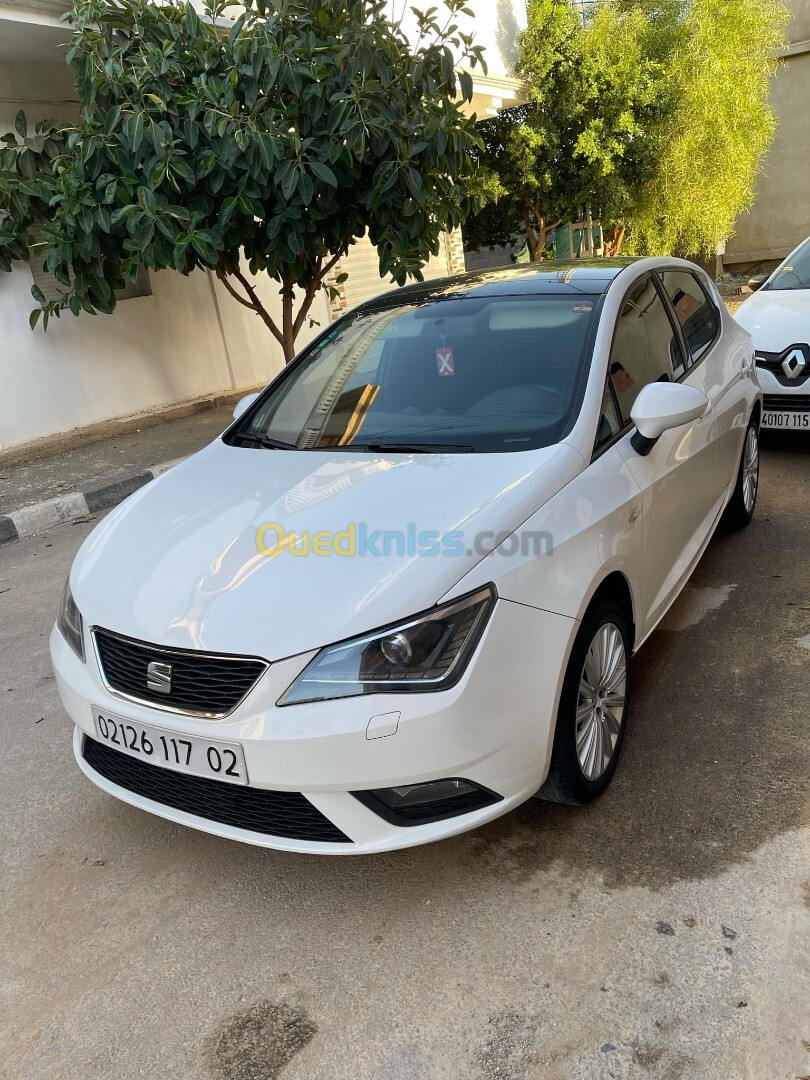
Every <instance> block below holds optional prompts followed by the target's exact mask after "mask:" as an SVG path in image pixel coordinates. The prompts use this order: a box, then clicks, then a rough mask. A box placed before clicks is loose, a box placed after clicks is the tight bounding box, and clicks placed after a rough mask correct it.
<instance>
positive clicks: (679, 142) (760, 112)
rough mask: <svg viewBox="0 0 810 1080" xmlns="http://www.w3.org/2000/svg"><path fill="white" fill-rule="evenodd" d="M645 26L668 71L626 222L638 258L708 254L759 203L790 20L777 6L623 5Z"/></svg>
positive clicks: (650, 49) (648, 0) (714, 2)
mask: <svg viewBox="0 0 810 1080" xmlns="http://www.w3.org/2000/svg"><path fill="white" fill-rule="evenodd" d="M622 2H623V3H624V4H625V5H626V6H633V7H634V8H636V9H638V10H641V11H643V12H644V14H645V16H647V39H646V42H645V48H646V51H647V53H648V55H651V56H654V57H656V59H657V62H659V63H660V64H661V65H662V67H663V69H664V71H665V81H664V84H663V86H662V87H661V96H662V99H663V100H664V102H665V105H664V108H663V109H662V113H661V121H660V122H659V123H658V124H656V125H654V127H653V128H652V129H651V130H650V131H649V132H646V133H645V139H646V141H647V142H648V144H649V153H650V155H651V157H652V158H653V159H654V160H655V162H656V167H655V171H654V173H653V175H652V176H651V177H649V178H648V179H647V181H646V182H645V183H644V184H643V185H642V186H641V187H640V189H639V191H638V193H637V196H636V198H635V200H634V204H633V206H632V212H631V213H630V214H629V215H628V228H629V247H630V249H631V250H632V251H634V252H638V253H647V252H649V253H651V254H660V253H668V252H679V253H682V254H711V253H713V252H714V251H716V249H717V246H718V244H720V243H722V242H723V241H725V240H726V239H727V238H728V237H729V236H730V235H731V234H732V233H733V231H734V222H735V220H736V218H737V217H738V215H739V214H740V213H742V212H744V211H745V210H747V209H748V208H749V207H750V205H751V203H752V202H753V198H754V189H755V180H756V174H757V169H758V166H759V162H760V159H761V157H762V155H763V154H764V153H765V151H766V150H767V148H768V146H769V145H770V142H771V140H772V139H773V136H774V133H775V131H776V118H775V116H774V113H773V110H772V108H771V106H770V105H769V103H768V96H769V92H770V85H771V80H772V78H773V75H774V74H775V71H776V68H777V64H778V61H777V59H776V52H777V49H778V48H779V47H780V46H781V45H782V44H784V31H785V27H786V26H787V22H788V19H789V12H788V10H787V8H786V7H785V6H784V4H783V3H781V2H780V0H735V3H733V4H730V3H728V2H727V0H691V2H690V3H689V4H685V3H682V2H679V0H676V2H674V3H673V0H669V3H668V4H661V2H660V0H631V2H629V0H622Z"/></svg>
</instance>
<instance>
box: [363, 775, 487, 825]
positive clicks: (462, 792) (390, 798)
mask: <svg viewBox="0 0 810 1080" xmlns="http://www.w3.org/2000/svg"><path fill="white" fill-rule="evenodd" d="M352 795H354V797H355V798H356V799H358V800H359V801H360V802H361V803H362V804H363V806H366V807H368V809H369V810H373V811H374V813H375V814H379V816H380V817H381V818H384V819H385V821H388V822H390V824H391V825H400V826H403V827H407V826H409V825H429V824H430V823H431V822H432V821H442V820H443V819H444V818H451V817H456V816H457V815H458V814H469V813H472V811H473V810H480V809H482V807H484V806H491V805H492V803H496V802H500V801H501V799H502V798H503V796H501V795H498V794H496V793H495V792H494V791H490V790H489V789H488V788H484V787H480V786H479V785H478V784H474V783H473V782H472V781H471V780H460V779H457V778H455V777H453V778H450V779H446V780H431V781H429V782H428V783H426V784H403V785H402V786H401V787H393V788H377V789H376V790H374V791H353V792H352Z"/></svg>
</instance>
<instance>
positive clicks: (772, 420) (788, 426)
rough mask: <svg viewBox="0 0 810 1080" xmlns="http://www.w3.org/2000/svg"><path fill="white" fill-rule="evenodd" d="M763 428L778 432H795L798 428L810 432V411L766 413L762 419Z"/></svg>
mask: <svg viewBox="0 0 810 1080" xmlns="http://www.w3.org/2000/svg"><path fill="white" fill-rule="evenodd" d="M762 426H763V427H764V428H778V429H779V430H780V431H795V430H796V429H797V428H800V429H801V430H803V431H810V411H808V412H766V413H764V415H763V417H762Z"/></svg>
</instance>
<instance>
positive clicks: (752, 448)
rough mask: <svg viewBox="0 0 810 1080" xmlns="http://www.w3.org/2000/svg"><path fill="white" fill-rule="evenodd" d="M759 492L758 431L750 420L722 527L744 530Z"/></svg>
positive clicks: (751, 515) (752, 512)
mask: <svg viewBox="0 0 810 1080" xmlns="http://www.w3.org/2000/svg"><path fill="white" fill-rule="evenodd" d="M758 490H759V429H758V427H757V423H756V421H755V420H751V422H750V423H749V424H748V428H747V429H746V432H745V439H744V440H743V449H742V457H741V458H740V467H739V469H738V470H737V480H736V483H735V484H734V492H733V494H732V496H731V499H730V500H729V503H728V506H727V507H726V509H725V511H724V513H723V525H724V526H725V527H726V528H727V529H744V528H745V526H746V525H747V524H748V522H749V521H750V520H751V518H752V517H753V516H754V507H755V506H756V505H757V492H758Z"/></svg>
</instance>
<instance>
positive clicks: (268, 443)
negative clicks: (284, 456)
mask: <svg viewBox="0 0 810 1080" xmlns="http://www.w3.org/2000/svg"><path fill="white" fill-rule="evenodd" d="M235 438H237V439H240V440H241V441H242V442H249V443H253V445H254V446H261V447H263V448H264V449H265V450H297V449H298V447H297V446H295V445H293V443H288V442H282V441H281V440H280V439H271V438H270V436H269V435H261V434H256V433H253V432H251V433H250V434H248V433H247V432H245V433H244V434H242V435H236V436H235Z"/></svg>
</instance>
